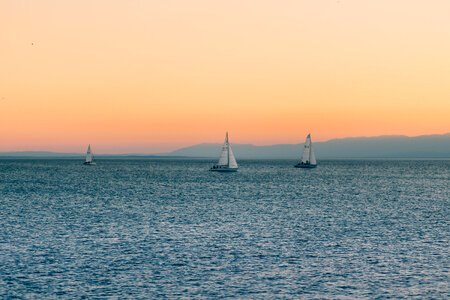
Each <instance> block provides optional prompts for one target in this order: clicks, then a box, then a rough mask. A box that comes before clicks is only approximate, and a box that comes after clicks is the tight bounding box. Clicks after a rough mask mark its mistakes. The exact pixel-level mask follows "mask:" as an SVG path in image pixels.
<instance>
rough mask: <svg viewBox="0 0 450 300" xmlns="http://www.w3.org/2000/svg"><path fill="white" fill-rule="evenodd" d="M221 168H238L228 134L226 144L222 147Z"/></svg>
mask: <svg viewBox="0 0 450 300" xmlns="http://www.w3.org/2000/svg"><path fill="white" fill-rule="evenodd" d="M217 165H219V166H225V167H228V168H237V167H238V164H237V162H236V158H235V157H234V154H233V150H232V149H231V146H230V143H229V142H228V132H227V134H226V136H225V142H224V143H223V146H222V153H221V154H220V159H219V163H218V164H217Z"/></svg>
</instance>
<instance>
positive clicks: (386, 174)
mask: <svg viewBox="0 0 450 300" xmlns="http://www.w3.org/2000/svg"><path fill="white" fill-rule="evenodd" d="M213 163H214V162H213V161H208V160H182V159H172V160H164V159H159V160H158V159H154V160H147V159H122V160H106V159H105V160H103V159H100V160H97V165H96V166H84V165H83V164H82V161H79V160H73V159H69V160H62V159H42V160H32V159H23V160H12V159H4V160H0V295H1V296H2V298H8V297H20V298H46V299H48V298H70V299H73V298H85V297H87V298H108V297H110V298H115V297H118V298H157V297H164V298H191V297H192V298H194V297H195V298H221V297H231V298H234V297H236V298H246V299H248V298H297V299H298V298H402V297H408V298H411V297H418V298H448V297H450V285H449V280H450V278H449V272H450V265H449V236H450V200H449V198H450V192H449V186H450V161H449V160H334V161H333V160H328V161H320V162H319V166H318V167H317V168H316V169H296V168H294V167H293V165H294V164H295V163H296V162H295V161H290V160H278V161H276V160H263V161H251V160H241V161H239V163H240V169H239V172H237V173H228V174H225V173H216V172H208V169H209V167H210V166H211V165H212V164H213Z"/></svg>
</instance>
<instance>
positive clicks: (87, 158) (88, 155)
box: [86, 145, 93, 163]
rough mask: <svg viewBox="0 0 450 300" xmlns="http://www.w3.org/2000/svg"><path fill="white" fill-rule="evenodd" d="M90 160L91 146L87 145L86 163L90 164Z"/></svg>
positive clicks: (91, 156)
mask: <svg viewBox="0 0 450 300" xmlns="http://www.w3.org/2000/svg"><path fill="white" fill-rule="evenodd" d="M92 158H93V155H92V152H91V145H89V146H88V150H87V153H86V162H87V163H90V162H92Z"/></svg>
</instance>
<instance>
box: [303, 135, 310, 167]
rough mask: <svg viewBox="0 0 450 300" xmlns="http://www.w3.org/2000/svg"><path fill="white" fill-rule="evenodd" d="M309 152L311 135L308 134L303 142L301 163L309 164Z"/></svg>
mask: <svg viewBox="0 0 450 300" xmlns="http://www.w3.org/2000/svg"><path fill="white" fill-rule="evenodd" d="M310 150H311V134H308V136H307V137H306V141H305V148H304V149H303V154H302V163H303V164H309V163H310V159H311V157H310V152H311V151H310Z"/></svg>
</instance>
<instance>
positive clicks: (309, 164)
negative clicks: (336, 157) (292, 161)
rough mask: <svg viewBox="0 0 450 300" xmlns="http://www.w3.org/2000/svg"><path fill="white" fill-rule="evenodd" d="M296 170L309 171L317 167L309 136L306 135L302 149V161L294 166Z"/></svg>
mask: <svg viewBox="0 0 450 300" xmlns="http://www.w3.org/2000/svg"><path fill="white" fill-rule="evenodd" d="M295 167H296V168H305V169H311V168H315V167H317V162H316V156H315V154H314V149H313V145H312V142H311V134H308V136H307V137H306V141H305V146H304V148H303V154H302V161H301V162H299V163H298V164H296V165H295Z"/></svg>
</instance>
